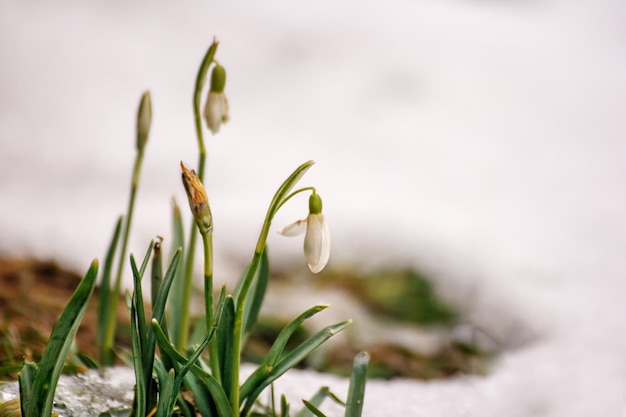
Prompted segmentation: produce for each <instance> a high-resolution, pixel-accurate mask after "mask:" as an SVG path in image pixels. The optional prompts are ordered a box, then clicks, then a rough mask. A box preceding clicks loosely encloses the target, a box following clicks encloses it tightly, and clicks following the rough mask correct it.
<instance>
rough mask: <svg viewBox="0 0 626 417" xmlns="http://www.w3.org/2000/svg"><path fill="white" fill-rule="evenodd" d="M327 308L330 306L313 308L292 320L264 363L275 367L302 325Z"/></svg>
mask: <svg viewBox="0 0 626 417" xmlns="http://www.w3.org/2000/svg"><path fill="white" fill-rule="evenodd" d="M327 308H328V304H320V305H316V306H314V307H311V308H310V309H308V310H307V311H305V312H304V313H302V314H300V315H299V316H298V317H296V318H295V319H294V320H292V321H291V322H290V323H289V324H287V326H285V327H284V328H283V329H282V330H281V331H280V333H279V334H278V337H277V338H276V340H275V341H274V344H273V345H272V347H271V348H270V351H269V352H268V353H267V356H266V358H265V360H264V361H263V362H264V363H265V364H267V365H269V366H274V364H275V363H276V361H277V360H278V359H279V358H280V356H281V355H282V353H283V350H284V349H285V346H286V345H287V342H288V341H289V339H290V338H291V336H292V335H293V333H294V332H295V331H296V330H298V328H299V327H300V326H301V325H302V323H304V321H305V320H307V319H309V318H311V317H313V316H314V315H316V314H317V313H319V312H320V311H323V310H325V309H327Z"/></svg>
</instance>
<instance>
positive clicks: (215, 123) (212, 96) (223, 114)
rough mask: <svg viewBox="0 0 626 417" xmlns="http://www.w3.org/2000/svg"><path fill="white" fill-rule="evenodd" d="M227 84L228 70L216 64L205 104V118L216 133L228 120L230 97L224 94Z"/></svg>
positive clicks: (211, 129) (212, 131)
mask: <svg viewBox="0 0 626 417" xmlns="http://www.w3.org/2000/svg"><path fill="white" fill-rule="evenodd" d="M225 85H226V70H224V67H222V66H221V65H219V64H216V65H215V67H214V68H213V72H212V73H211V87H210V88H209V95H208V97H207V100H206V104H205V105H204V120H205V122H206V125H207V127H208V128H209V130H210V131H211V133H213V134H214V135H215V134H217V132H219V131H220V126H222V123H226V122H227V121H228V118H229V116H228V110H229V109H228V99H227V98H226V95H225V94H224V86H225Z"/></svg>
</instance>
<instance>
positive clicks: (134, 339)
mask: <svg viewBox="0 0 626 417" xmlns="http://www.w3.org/2000/svg"><path fill="white" fill-rule="evenodd" d="M133 263H134V262H133ZM135 269H136V268H133V275H135ZM139 286H140V287H141V283H140V284H139ZM136 293H137V290H136V289H135V292H134V294H136ZM137 298H138V297H137V296H136V295H134V296H132V297H131V296H130V294H129V293H128V291H127V292H126V303H127V304H128V303H129V302H130V340H131V347H132V351H133V356H132V359H133V368H134V370H135V399H134V401H133V408H134V409H133V412H132V414H131V415H132V416H135V417H141V416H145V415H146V403H147V397H148V387H147V384H146V383H147V382H148V381H147V379H146V370H145V369H144V357H143V349H144V347H143V346H142V345H143V343H144V342H145V334H144V335H143V336H142V334H141V330H140V328H141V326H140V322H141V319H140V318H139V315H138V313H137ZM148 383H149V382H148Z"/></svg>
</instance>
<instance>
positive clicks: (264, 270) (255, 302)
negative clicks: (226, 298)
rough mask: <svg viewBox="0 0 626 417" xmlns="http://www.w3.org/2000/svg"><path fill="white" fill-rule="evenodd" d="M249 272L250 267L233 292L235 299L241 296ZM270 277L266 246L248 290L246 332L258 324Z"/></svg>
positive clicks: (245, 318) (244, 329)
mask: <svg viewBox="0 0 626 417" xmlns="http://www.w3.org/2000/svg"><path fill="white" fill-rule="evenodd" d="M248 268H249V266H248ZM247 273H248V269H246V271H244V274H243V276H242V279H240V280H239V281H238V283H237V288H235V293H234V294H233V297H234V298H235V300H237V299H238V297H239V294H240V292H241V288H242V286H243V282H244V277H245V276H246V275H247ZM269 277H270V265H269V259H268V256H267V248H265V249H263V253H262V254H261V258H260V263H259V267H258V268H257V270H256V273H255V274H254V277H253V278H252V284H251V285H250V290H249V292H248V295H247V299H246V302H245V305H244V312H243V331H244V334H246V333H249V332H250V329H252V327H253V326H254V325H255V324H256V321H257V318H258V317H259V311H261V305H262V304H263V300H264V299H265V293H266V292H267V284H268V282H269Z"/></svg>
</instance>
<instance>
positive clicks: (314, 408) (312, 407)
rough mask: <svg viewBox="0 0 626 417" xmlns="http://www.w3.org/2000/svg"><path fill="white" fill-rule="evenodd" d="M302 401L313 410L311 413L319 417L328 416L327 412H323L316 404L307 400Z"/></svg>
mask: <svg viewBox="0 0 626 417" xmlns="http://www.w3.org/2000/svg"><path fill="white" fill-rule="evenodd" d="M302 402H303V403H304V405H305V406H306V408H307V409H309V411H311V413H313V414H314V415H316V416H317V417H326V414H324V413H322V412H321V411H320V410H319V409H318V408H317V407H316V406H314V405H313V404H311V403H310V402H308V401H307V400H302Z"/></svg>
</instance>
